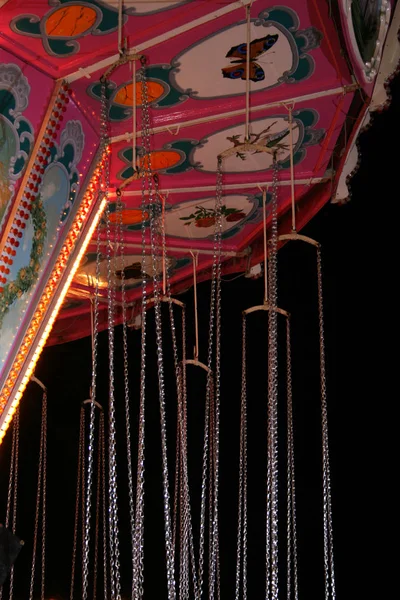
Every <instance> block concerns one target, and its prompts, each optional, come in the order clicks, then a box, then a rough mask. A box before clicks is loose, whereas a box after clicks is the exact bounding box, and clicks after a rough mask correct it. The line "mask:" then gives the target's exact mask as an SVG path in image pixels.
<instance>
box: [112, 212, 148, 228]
mask: <svg viewBox="0 0 400 600" xmlns="http://www.w3.org/2000/svg"><path fill="white" fill-rule="evenodd" d="M121 215H122V223H123V224H124V225H136V224H137V223H141V222H142V211H141V210H138V209H132V210H130V209H124V210H122V211H121ZM144 218H145V220H147V219H148V218H149V215H148V213H144ZM110 223H113V224H117V223H118V213H116V212H114V213H111V214H110Z"/></svg>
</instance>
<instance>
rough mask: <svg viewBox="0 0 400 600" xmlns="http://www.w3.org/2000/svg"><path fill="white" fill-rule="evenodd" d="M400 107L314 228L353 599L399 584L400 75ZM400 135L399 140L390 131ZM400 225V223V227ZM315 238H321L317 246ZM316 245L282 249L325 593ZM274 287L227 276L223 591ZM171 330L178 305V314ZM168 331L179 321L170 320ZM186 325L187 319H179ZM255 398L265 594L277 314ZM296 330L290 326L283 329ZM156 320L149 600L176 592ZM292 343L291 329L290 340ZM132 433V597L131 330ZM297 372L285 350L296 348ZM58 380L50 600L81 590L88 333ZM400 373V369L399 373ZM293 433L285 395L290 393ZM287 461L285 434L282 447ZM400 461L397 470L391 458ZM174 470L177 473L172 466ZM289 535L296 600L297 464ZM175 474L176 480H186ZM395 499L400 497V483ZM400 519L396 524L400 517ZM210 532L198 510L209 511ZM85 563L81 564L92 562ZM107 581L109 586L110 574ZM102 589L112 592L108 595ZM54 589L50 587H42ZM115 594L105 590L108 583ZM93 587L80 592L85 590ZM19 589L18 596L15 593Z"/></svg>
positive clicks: (336, 493) (301, 530)
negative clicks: (76, 560)
mask: <svg viewBox="0 0 400 600" xmlns="http://www.w3.org/2000/svg"><path fill="white" fill-rule="evenodd" d="M392 96H393V98H392V103H391V106H390V108H389V109H388V110H387V111H385V112H384V113H382V114H380V115H377V116H375V117H374V124H373V127H372V128H370V129H369V130H368V131H367V132H365V133H364V134H363V136H362V138H361V143H360V145H361V155H362V163H361V167H360V169H359V171H358V173H357V174H356V176H355V177H354V179H353V180H352V185H351V187H352V198H351V201H350V202H349V203H348V204H346V205H344V206H337V205H331V204H329V205H327V206H326V207H325V208H324V209H323V210H322V211H321V212H320V213H319V214H318V215H317V216H316V217H315V218H314V219H313V220H312V222H310V223H309V225H308V226H307V227H306V228H305V229H304V230H303V231H302V233H304V234H305V235H308V236H310V237H313V238H315V239H316V240H319V241H320V242H321V244H322V251H323V278H324V305H325V337H326V358H327V368H328V371H327V373H328V403H329V433H330V451H331V470H332V493H333V520H334V544H335V547H334V551H335V559H336V586H337V597H338V598H357V599H359V598H363V597H372V594H371V588H372V587H374V586H376V587H379V588H380V593H379V594H378V596H379V597H382V591H383V588H382V586H384V585H385V584H386V583H387V581H389V580H390V577H389V575H388V573H387V572H386V567H385V565H386V558H385V555H386V553H387V548H388V546H387V544H385V543H384V542H383V541H382V540H383V536H384V534H385V531H386V532H387V524H386V519H387V517H386V514H387V511H388V503H387V499H386V495H387V494H388V493H389V492H390V488H389V485H390V483H389V484H388V483H387V481H389V482H390V478H387V477H388V476H387V471H386V470H385V471H384V472H383V470H382V469H383V467H384V466H386V468H387V467H388V465H389V464H390V463H389V455H388V449H387V439H388V438H389V437H390V436H389V434H388V430H389V427H388V425H389V423H388V421H390V419H391V417H390V415H391V414H392V412H391V411H392V407H393V405H394V404H395V402H396V400H397V398H396V397H397V393H396V397H395V396H394V394H393V389H394V388H393V385H391V381H390V374H391V371H390V367H389V363H390V361H389V350H390V348H391V344H389V343H388V339H390V335H394V331H393V323H394V322H395V319H394V318H393V317H395V316H396V305H395V304H394V302H393V297H392V294H393V292H392V285H393V284H392V281H393V279H394V273H395V271H394V260H393V256H394V255H393V253H392V252H391V247H392V244H393V239H394V238H395V236H396V230H395V229H394V227H393V226H392V223H391V221H394V219H395V214H396V213H397V210H396V204H397V198H398V187H397V184H396V183H394V181H395V179H394V177H395V176H396V174H397V172H398V168H399V167H398V165H399V159H398V156H399V153H398V150H396V149H395V144H397V139H398V134H399V133H400V116H399V100H400V81H399V80H397V81H396V82H395V83H394V84H393V85H392ZM391 136H393V137H394V141H389V140H390V137H391ZM393 229H394V232H393ZM304 246H305V245H304ZM315 267H316V260H315V250H314V249H312V248H308V247H303V245H298V244H292V245H290V244H289V245H287V246H285V247H284V248H282V249H281V250H280V252H279V266H278V279H279V293H278V297H279V300H278V304H279V306H281V307H282V308H285V309H287V310H289V311H290V312H291V313H292V316H293V317H292V330H293V342H292V343H293V350H292V354H293V383H294V390H293V394H294V395H293V402H294V427H295V453H296V457H295V460H296V478H297V482H296V483H297V509H298V510H297V520H298V546H299V547H298V552H299V586H300V598H304V599H305V598H307V600H309V599H313V598H319V599H321V598H323V542H322V480H321V431H320V403H319V362H318V349H319V346H318V329H317V326H318V323H317V297H316V271H315ZM209 291H210V282H206V283H202V284H200V285H199V287H198V294H199V306H200V309H199V315H200V334H201V335H200V351H201V357H200V358H201V359H202V360H203V361H204V362H206V352H207V336H208V308H209ZM192 294H193V292H192V291H189V292H188V293H187V294H185V295H184V296H181V297H180V299H181V300H183V301H185V302H186V304H187V309H188V310H187V313H188V321H187V329H188V340H187V342H188V343H187V348H188V352H189V353H190V349H191V348H192V346H193V343H194V326H193V322H192V320H191V315H193V297H192ZM262 297H263V280H262V279H259V280H249V279H245V278H244V277H239V278H233V277H232V276H229V277H227V278H224V281H223V283H222V301H223V305H222V311H223V317H222V319H223V324H222V361H223V362H222V389H221V392H222V397H221V467H220V468H221V479H220V483H221V486H220V520H221V525H220V531H221V533H220V545H221V581H222V598H232V597H233V595H234V586H235V564H236V554H235V553H236V527H237V486H238V456H239V407H240V377H241V311H242V310H243V309H245V308H248V307H249V306H253V305H255V304H260V303H261V302H262ZM164 316H165V324H166V325H167V324H168V320H167V312H165V313H164ZM166 329H167V327H166ZM178 330H179V328H178ZM248 331H249V337H248V347H249V352H248V381H249V387H248V406H249V409H248V410H249V457H248V461H249V511H250V516H249V566H248V569H249V575H248V580H249V596H254V597H258V598H260V597H262V594H263V593H264V592H263V590H264V579H265V566H264V561H265V542H264V535H265V534H264V531H265V474H266V389H267V369H266V364H267V363H266V352H267V327H266V318H265V317H263V315H262V314H258V315H252V316H250V317H249V321H248ZM282 332H283V330H282V331H281V330H280V334H281V335H282ZM140 335H141V334H140V332H139V331H133V330H132V331H129V356H130V388H131V400H132V409H131V410H132V432H133V453H134V458H135V453H136V425H137V406H138V392H139V366H140ZM154 337H155V336H154V327H153V318H152V317H151V318H150V323H149V329H148V341H149V346H148V356H149V360H148V378H147V379H148V382H147V383H148V394H147V407H146V410H147V430H146V436H147V439H146V446H147V454H146V461H147V462H146V514H145V517H146V523H145V591H146V593H145V597H146V598H155V597H158V598H166V584H165V567H164V562H163V559H164V541H163V519H162V505H161V500H162V496H161V491H162V490H161V471H160V465H161V459H160V430H159V407H158V392H157V382H156V379H157V377H156V362H155V343H154ZM281 339H282V340H283V338H282V337H281ZM116 346H117V351H116V363H117V365H118V367H117V393H116V399H117V428H118V434H119V435H118V467H119V474H120V480H119V494H120V498H121V502H120V530H121V540H120V545H121V568H122V571H121V574H122V582H123V592H124V595H127V594H129V585H130V583H129V582H130V571H129V569H130V542H129V519H128V509H127V485H126V458H125V457H126V450H125V445H124V444H125V441H124V429H123V428H124V420H123V396H122V383H121V379H122V368H121V366H120V365H121V361H122V352H121V328H118V329H117V331H116ZM170 348H171V346H170V337H169V334H168V331H166V334H165V336H164V352H165V367H166V373H167V377H166V386H167V415H168V435H169V460H170V465H172V461H173V457H174V452H175V440H174V436H175V419H176V412H175V406H174V402H175V398H174V380H173V376H171V374H172V360H171V356H170V354H171V352H170V351H169V349H170ZM280 358H281V364H282V369H283V358H284V355H283V354H282V353H281V355H280ZM99 363H100V369H99V372H100V377H99V395H98V400H99V401H100V402H102V403H103V404H104V405H106V403H107V368H106V367H107V333H106V332H105V333H102V334H101V335H100V337H99ZM36 374H37V376H38V377H39V378H40V379H41V380H42V381H43V382H44V383H45V384H46V386H47V387H48V413H49V423H48V475H47V476H48V496H47V505H48V515H47V540H46V541H47V568H46V582H47V583H46V598H50V597H52V596H53V597H54V595H57V594H58V595H59V596H57V597H59V598H67V597H69V581H70V572H71V556H72V539H73V522H74V507H75V489H76V470H77V450H78V430H79V411H80V404H81V402H82V401H83V400H85V399H86V398H87V397H88V394H89V387H90V383H91V345H90V340H89V339H88V338H86V339H81V340H78V341H76V342H71V343H68V344H64V345H61V346H55V347H50V348H46V349H45V350H44V352H43V353H42V356H41V358H40V360H39V363H38V365H37V369H36ZM393 379H394V378H393ZM204 383H205V377H204V376H203V375H202V374H201V373H197V371H196V370H192V371H191V372H190V376H189V381H188V385H189V393H188V399H189V436H190V443H189V453H190V459H189V460H190V461H191V462H190V463H189V469H191V473H192V485H193V494H192V495H193V498H194V502H193V510H194V514H195V515H197V514H198V501H197V498H198V497H199V481H200V479H199V472H200V465H201V463H200V457H201V446H202V425H203V423H202V418H203V417H202V415H203V410H204ZM280 402H281V406H282V410H281V415H280V416H281V423H280V427H281V433H282V434H284V427H285V422H284V420H285V408H284V406H285V402H286V399H285V397H284V396H283V394H281V395H280ZM40 406H41V390H40V389H39V388H38V387H37V386H36V385H35V384H33V383H31V384H30V385H29V386H28V388H27V390H26V392H25V396H24V398H23V402H22V408H21V449H20V462H21V464H20V473H19V478H20V486H19V512H18V527H17V534H18V535H19V536H20V537H21V538H22V539H24V540H25V542H26V544H25V547H24V548H23V550H22V552H21V554H20V557H19V558H18V560H17V563H16V594H15V597H16V598H21V599H22V598H25V599H26V598H27V597H28V591H29V581H30V563H31V548H32V537H33V520H34V508H35V496H36V478H37V461H38V450H39V430H40ZM10 441H11V428H10V431H9V432H8V434H7V436H6V438H5V441H4V442H3V445H2V447H1V450H0V521H3V522H4V518H5V506H6V496H7V485H8V469H9V457H10V446H11V444H10ZM280 450H281V460H282V465H281V466H282V469H284V467H285V464H284V463H285V440H284V435H281V442H280ZM389 468H390V467H389ZM171 475H172V469H171ZM280 477H281V482H282V490H281V492H282V494H281V496H282V498H281V500H282V504H281V517H282V521H281V523H280V531H281V532H282V548H281V554H282V569H281V578H282V580H281V582H280V587H281V592H282V595H281V597H285V594H286V592H285V581H284V576H285V573H284V556H283V553H284V549H285V543H284V532H285V528H286V522H285V514H284V485H285V477H286V474H285V472H284V470H282V471H281V475H280ZM171 481H172V478H171ZM392 492H393V490H392ZM389 519H390V517H389ZM194 523H195V527H196V530H197V525H196V524H197V518H196V516H195V518H194ZM78 570H79V569H78ZM100 585H101V581H100ZM99 589H100V588H99ZM38 593H39V589H38V588H37V589H36V596H37V597H39V596H38ZM99 593H100V592H99ZM79 595H80V594H79V591H77V592H76V594H75V597H76V598H78V597H79ZM5 597H7V595H6V596H5Z"/></svg>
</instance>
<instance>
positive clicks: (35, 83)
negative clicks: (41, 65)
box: [0, 49, 54, 233]
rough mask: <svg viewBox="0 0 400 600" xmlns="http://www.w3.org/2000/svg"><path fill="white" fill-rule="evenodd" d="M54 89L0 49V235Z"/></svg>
mask: <svg viewBox="0 0 400 600" xmlns="http://www.w3.org/2000/svg"><path fill="white" fill-rule="evenodd" d="M53 87H54V82H53V81H52V80H51V79H50V78H49V77H46V76H45V75H43V74H42V73H40V72H39V71H37V70H36V69H34V68H33V67H31V66H29V65H27V64H26V63H24V62H22V61H20V60H18V59H17V58H15V56H13V55H12V54H9V53H8V52H5V51H4V50H2V49H0V233H1V231H2V230H3V227H4V223H5V221H6V218H7V214H8V211H9V209H10V208H11V205H12V202H13V199H14V197H15V194H16V193H17V192H18V189H19V186H20V183H21V178H22V175H23V173H24V171H25V168H26V165H27V162H28V161H29V158H30V156H31V152H32V148H33V146H34V142H35V139H36V135H37V133H38V130H39V128H40V125H41V122H42V119H43V117H44V114H45V111H46V108H47V105H48V103H49V100H50V97H51V93H52V91H53ZM37 90H40V94H38V93H37Z"/></svg>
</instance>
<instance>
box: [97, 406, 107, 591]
mask: <svg viewBox="0 0 400 600" xmlns="http://www.w3.org/2000/svg"><path fill="white" fill-rule="evenodd" d="M105 440H106V436H105V431H104V413H103V412H101V413H100V424H99V452H100V454H101V487H102V509H103V584H104V600H107V598H108V585H107V579H108V578H107V517H106V510H107V500H106V441H105Z"/></svg>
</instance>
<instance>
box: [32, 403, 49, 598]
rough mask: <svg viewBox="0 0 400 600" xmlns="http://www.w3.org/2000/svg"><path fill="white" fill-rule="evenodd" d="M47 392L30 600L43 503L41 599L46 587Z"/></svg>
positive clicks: (41, 430)
mask: <svg viewBox="0 0 400 600" xmlns="http://www.w3.org/2000/svg"><path fill="white" fill-rule="evenodd" d="M46 452H47V393H46V392H44V393H43V397H42V422H41V428H40V449H39V468H38V484H37V494H36V513H35V528H34V535H33V551H32V569H31V580H30V589H29V600H32V598H33V588H34V583H35V567H36V551H37V541H38V534H39V514H40V504H41V505H42V547H41V559H42V565H41V567H42V568H41V586H40V599H41V600H44V587H45V571H46V564H45V558H46V556H45V555H46V485H47V458H46Z"/></svg>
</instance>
